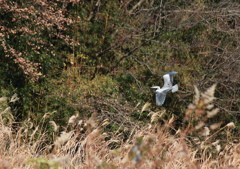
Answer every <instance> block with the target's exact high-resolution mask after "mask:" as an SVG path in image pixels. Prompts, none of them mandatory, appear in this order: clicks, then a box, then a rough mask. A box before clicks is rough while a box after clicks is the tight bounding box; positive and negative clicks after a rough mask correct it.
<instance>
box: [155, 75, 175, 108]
mask: <svg viewBox="0 0 240 169" xmlns="http://www.w3.org/2000/svg"><path fill="white" fill-rule="evenodd" d="M177 73H178V72H174V71H173V72H169V73H167V74H165V75H163V79H164V85H163V87H162V88H160V86H153V87H151V88H152V89H157V90H156V104H157V105H159V106H161V105H163V103H164V101H165V98H166V94H167V92H168V91H170V90H172V93H174V92H176V91H178V85H177V84H176V85H174V86H173V75H175V74H177Z"/></svg>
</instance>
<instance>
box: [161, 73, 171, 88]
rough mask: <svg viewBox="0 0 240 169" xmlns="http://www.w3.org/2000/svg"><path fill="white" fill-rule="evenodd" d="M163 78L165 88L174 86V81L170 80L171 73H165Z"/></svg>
mask: <svg viewBox="0 0 240 169" xmlns="http://www.w3.org/2000/svg"><path fill="white" fill-rule="evenodd" d="M163 80H164V85H163V88H171V87H172V83H171V81H170V75H169V74H165V75H163Z"/></svg>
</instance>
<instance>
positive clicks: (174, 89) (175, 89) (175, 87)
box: [172, 84, 178, 93]
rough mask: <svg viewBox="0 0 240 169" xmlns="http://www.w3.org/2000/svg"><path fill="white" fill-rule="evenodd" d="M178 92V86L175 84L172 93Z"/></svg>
mask: <svg viewBox="0 0 240 169" xmlns="http://www.w3.org/2000/svg"><path fill="white" fill-rule="evenodd" d="M176 91H178V85H177V84H175V85H174V86H173V87H172V93H175V92H176Z"/></svg>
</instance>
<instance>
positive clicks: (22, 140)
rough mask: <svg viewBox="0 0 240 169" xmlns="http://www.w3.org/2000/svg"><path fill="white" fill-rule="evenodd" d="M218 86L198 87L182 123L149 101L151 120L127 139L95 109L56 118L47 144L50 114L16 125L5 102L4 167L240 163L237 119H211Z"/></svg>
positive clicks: (0, 161)
mask: <svg viewBox="0 0 240 169" xmlns="http://www.w3.org/2000/svg"><path fill="white" fill-rule="evenodd" d="M215 87H216V86H215V85H213V86H212V87H211V88H209V89H208V90H207V91H206V92H204V93H201V92H200V91H198V89H197V88H195V92H196V94H195V99H194V102H193V103H192V104H190V105H189V107H188V108H187V110H186V115H185V118H184V119H183V124H184V125H183V127H182V128H181V129H175V128H174V121H175V118H174V116H173V117H172V118H170V119H163V117H162V114H163V113H165V112H164V111H159V112H154V111H152V110H150V108H149V106H150V105H149V103H147V104H146V105H145V106H144V107H143V109H142V111H149V116H150V119H149V121H150V122H149V124H146V125H145V126H141V127H139V126H138V125H137V124H136V127H133V128H132V129H131V130H130V132H129V136H128V139H127V140H126V141H123V139H122V137H121V136H120V135H121V133H118V135H117V134H115V135H114V134H113V133H114V132H111V133H107V132H104V129H105V127H107V126H108V125H110V124H111V121H110V120H109V119H105V120H103V121H99V120H97V116H96V114H93V115H92V117H91V118H89V119H80V117H79V116H78V115H75V116H72V117H70V118H69V123H68V126H67V127H65V130H63V131H62V132H60V133H59V126H57V124H56V123H55V122H54V121H50V125H51V126H52V127H53V130H52V133H51V134H52V135H53V137H54V141H53V143H52V144H47V145H46V143H47V140H48V139H49V138H48V135H49V133H47V132H45V131H44V125H43V124H44V119H45V118H47V115H46V116H44V117H43V120H42V123H41V124H39V126H37V127H34V128H33V126H32V123H31V121H26V122H24V123H23V124H21V125H20V126H21V127H19V128H18V130H14V127H13V124H14V120H13V117H12V115H11V111H10V110H9V108H8V107H6V106H5V105H3V106H2V110H1V111H2V113H0V120H1V121H0V168H1V169H2V168H6V169H10V168H11V169H12V168H56V169H59V168H106V169H110V168H111V169H112V168H113V169H114V168H124V169H125V168H143V169H145V168H171V169H172V168H191V169H194V168H196V169H197V168H240V144H239V143H238V142H234V141H233V139H232V138H233V136H232V134H231V133H232V130H233V129H234V128H235V125H234V123H232V122H230V123H228V124H221V122H220V121H219V122H218V123H211V122H210V121H209V119H212V118H214V117H215V116H216V115H217V114H218V109H217V108H214V104H213V100H214V99H215V98H214V96H213V95H214V91H215ZM15 99H16V96H15ZM5 101H6V99H4V98H1V99H0V102H1V103H2V102H5ZM159 121H164V124H162V125H160V124H159V123H158V122H159ZM116 133H117V132H116ZM220 136H221V137H220ZM113 145H115V148H113Z"/></svg>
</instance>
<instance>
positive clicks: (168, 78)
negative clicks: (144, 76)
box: [163, 71, 178, 87]
mask: <svg viewBox="0 0 240 169" xmlns="http://www.w3.org/2000/svg"><path fill="white" fill-rule="evenodd" d="M177 73H178V72H174V71H172V72H169V73H167V74H165V75H163V79H164V86H163V87H172V85H173V75H175V74H177Z"/></svg>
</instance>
